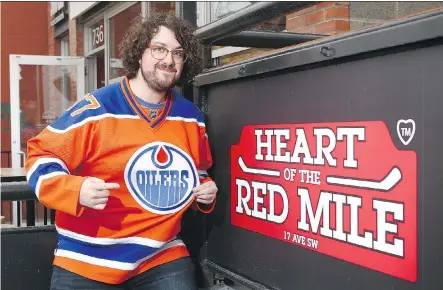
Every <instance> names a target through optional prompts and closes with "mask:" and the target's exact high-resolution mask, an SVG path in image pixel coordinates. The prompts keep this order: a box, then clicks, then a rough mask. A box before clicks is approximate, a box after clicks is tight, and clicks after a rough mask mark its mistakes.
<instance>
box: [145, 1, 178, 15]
mask: <svg viewBox="0 0 443 290" xmlns="http://www.w3.org/2000/svg"><path fill="white" fill-rule="evenodd" d="M148 3H149V13H154V12H169V13H170V14H172V15H175V1H158V2H157V1H149V2H148Z"/></svg>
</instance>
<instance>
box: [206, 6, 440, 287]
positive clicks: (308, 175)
mask: <svg viewBox="0 0 443 290" xmlns="http://www.w3.org/2000/svg"><path fill="white" fill-rule="evenodd" d="M437 16H438V15H437ZM435 19H437V20H438V21H440V22H441V21H442V14H440V16H438V17H437V18H435ZM411 21H412V20H411ZM424 22H426V21H422V20H420V21H418V20H417V21H416V23H414V25H413V26H410V27H411V28H410V30H409V31H410V33H411V34H410V36H408V37H409V38H410V39H409V41H408V42H407V43H401V44H398V45H395V46H392V45H391V44H392V43H395V41H396V40H395V39H387V38H385V39H382V38H380V42H383V43H386V46H385V48H383V47H380V48H377V50H374V51H365V50H360V49H357V46H356V45H355V43H353V40H352V37H351V38H349V39H348V40H347V41H349V43H348V44H349V46H350V47H351V48H352V49H354V52H353V53H352V49H350V50H349V51H347V52H346V53H344V56H343V57H341V58H337V59H331V60H330V61H319V62H317V63H315V64H313V63H312V64H309V63H304V64H303V66H299V67H286V68H284V69H281V67H282V66H284V65H285V64H284V62H282V61H281V60H282V59H283V58H287V59H288V60H291V61H297V60H298V59H299V56H300V55H303V56H307V55H309V52H308V51H307V50H303V49H300V50H299V51H293V52H291V53H290V54H285V53H284V52H283V53H282V54H281V55H279V56H274V58H275V64H276V65H277V66H279V69H278V70H277V69H276V70H274V71H272V68H270V67H269V66H268V65H269V64H272V61H271V58H268V59H266V57H265V58H262V59H261V60H259V61H256V62H255V63H253V65H252V64H251V65H250V67H252V66H253V67H254V68H255V69H256V72H257V73H256V74H254V73H250V74H247V76H246V77H242V76H241V75H234V73H232V71H234V70H235V69H236V68H235V67H234V68H232V67H231V68H230V69H232V71H231V72H229V69H223V68H222V69H220V70H214V71H213V72H210V73H209V74H208V75H210V78H211V80H212V81H211V80H210V78H209V76H208V77H206V78H205V76H201V77H200V78H197V82H199V81H200V84H202V81H205V84H204V85H202V86H200V87H199V89H200V91H201V94H202V98H201V99H200V102H201V104H203V105H202V108H203V110H204V112H205V113H206V117H207V121H206V122H207V130H208V135H209V137H210V142H211V147H212V150H213V158H214V166H213V169H212V171H211V175H212V176H213V177H214V179H215V180H216V182H217V184H218V187H219V189H220V192H219V196H218V199H217V205H216V209H215V212H214V213H213V214H212V215H210V216H209V218H208V222H209V223H210V230H209V232H208V241H207V258H208V260H210V261H212V262H214V263H216V264H217V265H219V266H221V267H224V268H226V269H227V270H229V271H232V272H234V273H236V274H239V275H240V276H243V277H246V278H248V279H250V280H253V281H256V282H258V283H260V284H263V285H266V286H267V287H269V288H273V289H289V290H292V289H316V290H321V289H325V290H332V289H340V290H346V289H359V290H365V289H368V290H369V289H371V290H372V289H421V290H440V289H443V275H442V274H441V273H442V270H441V269H442V265H443V264H442V263H443V251H442V250H441V248H442V247H441V241H442V239H443V230H441V229H440V227H439V226H438V225H439V224H440V223H442V222H443V211H442V210H441V204H443V195H442V194H441V188H442V187H443V179H442V178H441V175H442V172H443V155H442V154H441V153H440V151H441V148H443V137H442V135H441V134H440V128H441V127H443V114H442V113H441V108H443V98H442V97H441V94H442V92H443V81H442V80H443V79H442V76H443V32H442V33H440V35H437V36H435V37H432V38H428V39H420V36H423V35H424V34H421V33H420V29H425V27H421V28H420V25H425V24H424ZM440 22H439V23H440ZM430 24H431V23H430V22H428V23H426V26H427V25H430ZM434 24H435V23H434ZM405 25H409V24H405ZM398 29H400V30H401V27H399V28H398ZM375 30H376V29H375ZM375 30H368V32H367V38H366V36H365V34H364V33H363V32H362V33H359V35H358V41H359V44H358V45H364V44H365V43H366V42H365V41H366V40H371V41H372V40H374V31H375ZM425 30H426V29H425ZM427 31H428V32H429V31H430V30H427ZM391 34H392V35H395V33H393V32H392V31H387V32H386V35H391ZM414 34H415V35H416V36H417V38H416V39H415V40H414ZM386 35H385V36H386ZM375 39H376V38H375ZM331 41H333V40H331ZM367 43H368V46H373V43H372V42H371V43H370V42H369V41H368V42H367ZM311 46H312V45H311ZM337 47H340V48H341V49H346V43H345V42H343V43H340V45H339V46H337ZM311 50H312V51H313V53H314V52H315V51H317V53H320V49H319V48H317V47H315V46H313V47H312V48H311ZM336 53H343V51H342V50H340V51H336ZM250 63H252V61H251V62H250ZM261 63H262V64H266V65H267V67H263V68H261V67H260V64H261ZM242 65H243V66H244V67H245V68H246V69H245V70H244V71H246V72H248V62H246V63H244V64H242ZM263 71H267V72H268V73H266V74H262V73H260V72H263ZM229 73H232V75H229ZM243 75H246V74H243ZM218 76H219V77H220V78H224V79H223V80H222V81H218V80H217V77H218ZM266 130H267V131H266ZM266 134H269V135H266ZM285 134H286V135H285ZM257 136H259V137H257ZM318 136H320V137H318ZM340 136H341V137H340ZM271 138H274V139H271ZM348 139H350V140H348ZM269 140H271V141H270V142H268V141H269ZM278 140H279V141H278ZM331 142H332V143H331ZM319 143H320V144H321V145H319ZM269 144H271V145H269ZM297 144H298V145H297ZM331 144H332V145H331ZM276 146H279V149H277V148H276ZM278 150H280V152H279V153H278ZM320 150H321V151H322V153H321V154H319V152H320ZM309 154H310V155H311V156H310V157H311V158H309V156H308V155H309ZM322 154H323V155H322ZM298 157H300V159H298ZM334 159H335V161H336V163H334ZM276 176H278V178H277V177H276ZM285 199H286V202H285ZM308 201H309V202H308ZM319 209H321V210H323V211H321V210H319ZM310 210H311V211H312V212H311V213H310V212H309V211H310ZM285 211H286V212H285ZM325 213H326V214H325Z"/></svg>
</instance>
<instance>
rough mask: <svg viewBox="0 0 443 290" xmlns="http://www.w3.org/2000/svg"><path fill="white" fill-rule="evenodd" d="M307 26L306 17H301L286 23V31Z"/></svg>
mask: <svg viewBox="0 0 443 290" xmlns="http://www.w3.org/2000/svg"><path fill="white" fill-rule="evenodd" d="M305 25H306V15H301V16H298V17H295V18H292V19H290V20H287V21H286V29H287V30H292V29H294V28H297V27H302V26H305Z"/></svg>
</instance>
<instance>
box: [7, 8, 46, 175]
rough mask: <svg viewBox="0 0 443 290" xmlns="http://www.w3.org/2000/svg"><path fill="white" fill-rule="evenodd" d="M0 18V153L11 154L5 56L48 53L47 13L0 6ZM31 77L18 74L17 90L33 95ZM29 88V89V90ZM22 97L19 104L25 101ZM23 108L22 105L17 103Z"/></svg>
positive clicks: (40, 9) (25, 72)
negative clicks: (21, 79)
mask: <svg viewBox="0 0 443 290" xmlns="http://www.w3.org/2000/svg"><path fill="white" fill-rule="evenodd" d="M0 14H1V17H0V18H1V27H2V29H1V32H0V37H1V44H2V48H1V63H2V67H1V83H2V86H1V111H2V112H1V116H2V120H1V128H2V129H1V139H2V141H1V148H2V151H3V150H4V151H10V150H11V131H10V130H11V123H10V91H9V83H10V82H9V55H10V54H34V55H35V54H36V55H46V54H47V53H48V42H47V41H46V39H48V30H47V23H46V19H47V18H48V14H49V13H48V10H47V3H46V2H3V3H2V4H1V9H0ZM35 69H36V68H35V66H34V74H30V75H28V74H27V70H24V71H23V73H22V77H23V81H22V82H21V90H23V91H24V92H25V91H29V92H32V91H34V95H35V94H36V92H37V91H36V90H35V84H33V81H32V78H33V77H35ZM30 86H33V88H31V87H30ZM26 98H27V97H26V96H25V95H24V96H23V101H25V100H26ZM21 104H23V106H25V104H24V103H23V102H21ZM7 165H8V156H7V155H6V154H2V157H1V166H2V167H3V166H5V167H6V166H7Z"/></svg>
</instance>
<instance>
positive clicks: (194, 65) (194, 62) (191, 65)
mask: <svg viewBox="0 0 443 290" xmlns="http://www.w3.org/2000/svg"><path fill="white" fill-rule="evenodd" d="M160 26H164V27H167V28H169V29H170V30H172V31H173V32H174V34H175V37H176V39H177V41H178V43H180V45H181V46H182V47H183V50H184V51H185V53H186V56H187V59H186V62H185V63H184V66H183V72H182V74H181V76H180V79H179V81H178V83H182V82H183V81H184V80H189V79H192V78H193V77H194V76H196V75H197V74H198V73H200V72H201V71H202V63H203V62H202V58H201V56H200V52H199V49H200V43H201V42H200V39H199V38H198V37H197V36H196V35H194V27H193V26H192V25H191V24H190V23H189V22H188V21H185V20H183V19H180V18H178V17H176V16H174V15H171V14H169V13H155V14H151V15H149V16H148V17H147V18H146V19H143V18H142V17H141V16H139V17H137V18H135V19H134V21H133V23H132V25H131V27H130V28H129V29H128V30H127V31H126V34H125V36H124V38H123V40H122V42H121V43H120V45H119V49H120V59H121V61H122V63H123V67H124V68H125V69H126V76H127V77H128V78H130V79H131V78H133V77H135V76H136V75H137V72H138V69H139V68H140V65H139V60H140V59H141V57H142V55H143V53H144V51H145V50H146V48H147V47H148V45H149V44H150V42H151V39H152V38H153V37H154V36H155V34H156V33H157V32H158V30H159V28H160Z"/></svg>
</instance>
